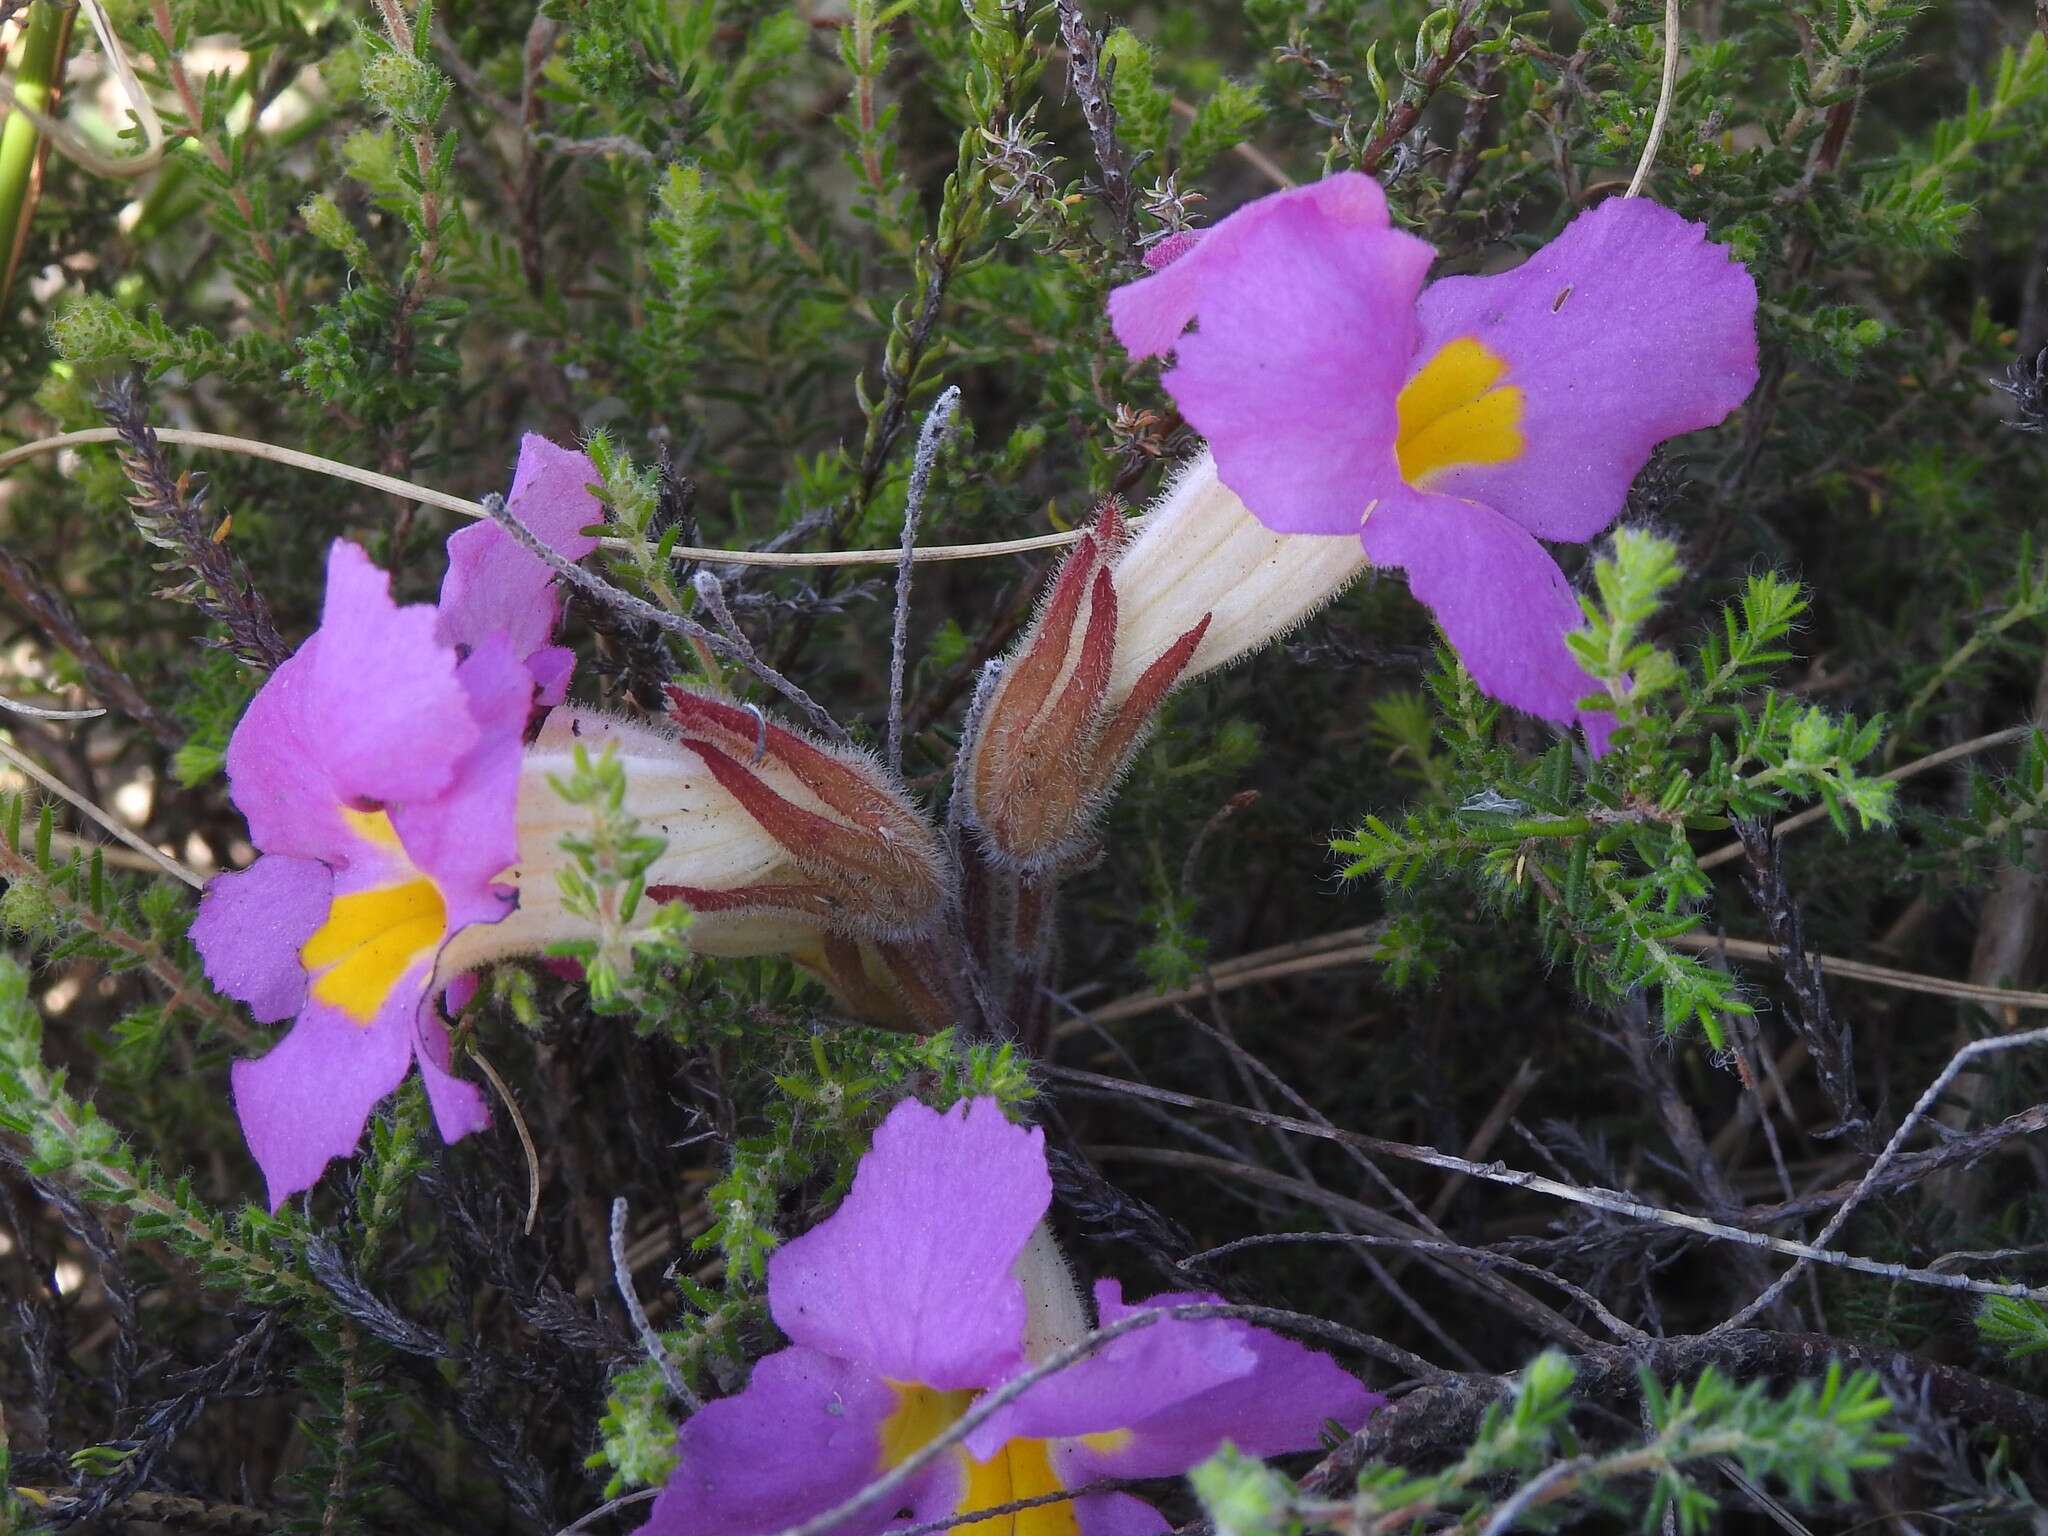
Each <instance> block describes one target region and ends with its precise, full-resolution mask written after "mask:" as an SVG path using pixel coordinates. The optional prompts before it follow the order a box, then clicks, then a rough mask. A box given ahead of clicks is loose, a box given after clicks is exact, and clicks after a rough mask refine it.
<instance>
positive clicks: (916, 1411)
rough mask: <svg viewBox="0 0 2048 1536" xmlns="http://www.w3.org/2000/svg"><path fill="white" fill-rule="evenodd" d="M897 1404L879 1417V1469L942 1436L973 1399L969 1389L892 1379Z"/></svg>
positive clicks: (899, 1463) (897, 1463)
mask: <svg viewBox="0 0 2048 1536" xmlns="http://www.w3.org/2000/svg"><path fill="white" fill-rule="evenodd" d="M889 1390H890V1391H892V1392H894V1393H895V1394H896V1407H895V1410H894V1411H893V1412H892V1413H890V1415H889V1417H887V1418H886V1419H884V1420H882V1470H883V1471H884V1472H888V1471H891V1470H893V1469H894V1468H896V1467H900V1466H902V1465H903V1463H904V1462H906V1461H908V1460H909V1459H910V1458H911V1456H912V1455H914V1454H915V1453H916V1452H918V1451H919V1450H921V1449H923V1448H924V1447H925V1446H927V1445H929V1444H931V1443H932V1441H934V1440H936V1439H938V1438H939V1436H941V1435H943V1434H944V1433H945V1432H946V1431H947V1430H948V1429H950V1428H951V1427H952V1425H953V1421H954V1420H955V1419H957V1418H959V1417H960V1415H961V1414H963V1413H965V1412H966V1411H967V1405H968V1404H969V1403H971V1402H973V1401H974V1394H973V1393H972V1392H940V1391H938V1390H936V1389H934V1388H932V1387H921V1386H919V1385H917V1384H916V1383H915V1382H909V1381H892V1382H890V1383H889Z"/></svg>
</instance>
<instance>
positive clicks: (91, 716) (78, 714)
mask: <svg viewBox="0 0 2048 1536" xmlns="http://www.w3.org/2000/svg"><path fill="white" fill-rule="evenodd" d="M0 709H4V710H6V711H7V712H8V713H9V714H10V715H27V716H28V717H29V719H31V720H97V719H99V718H100V717H101V716H102V715H104V714H106V711H105V710H104V709H46V708H44V707H43V706H42V705H40V704H24V703H23V702H22V701H21V700H20V699H9V698H4V697H0Z"/></svg>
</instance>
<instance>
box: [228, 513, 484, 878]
mask: <svg viewBox="0 0 2048 1536" xmlns="http://www.w3.org/2000/svg"><path fill="white" fill-rule="evenodd" d="M438 617H439V616H438V614H437V613H436V611H435V610H434V609H433V608H431V607H429V606H427V605H426V604H424V603H412V604H408V605H406V606H405V607H402V608H401V607H399V606H398V605H397V604H396V603H394V602H392V600H391V577H390V575H389V574H388V573H386V572H385V571H382V570H380V569H378V567H376V566H375V565H373V564H371V563H370V557H369V556H368V555H366V554H365V553H363V551H362V550H361V549H360V548H359V547H357V546H356V545H354V544H350V543H347V542H346V541H342V540H337V541H336V542H335V544H334V547H333V549H332V550H330V551H329V554H328V559H327V604H326V607H325V608H324V609H323V610H322V613H321V618H320V636H321V644H320V647H319V650H318V652H317V653H316V655H315V658H314V668H313V672H314V675H313V679H312V686H311V687H310V688H309V689H308V690H307V692H306V694H305V696H304V697H303V701H302V703H303V707H304V710H305V713H304V714H303V715H302V717H301V718H302V722H303V725H304V727H305V728H306V732H307V735H308V737H309V739H310V742H311V744H312V745H314V746H315V747H316V749H317V751H318V753H319V756H320V758H321V761H322V762H323V763H324V764H325V765H326V767H327V770H328V773H329V775H330V777H331V778H332V781H333V784H334V787H335V790H336V792H337V793H338V794H339V795H340V797H341V798H342V799H343V800H344V801H346V802H349V803H352V804H353V803H357V802H367V801H375V802H378V803H386V802H392V801H406V800H426V799H431V798H432V797H433V796H435V795H438V794H439V793H441V791H442V790H444V789H446V788H447V787H448V784H449V782H450V781H451V780H452V778H453V777H454V773H455V765H456V763H457V762H458V761H459V760H460V759H461V757H462V755H463V754H464V753H465V752H467V751H468V750H469V749H470V748H471V747H472V746H474V745H475V744H476V736H477V730H476V726H475V725H474V724H473V723H472V722H471V720H470V718H469V711H468V710H467V709H466V708H465V707H464V699H463V692H462V685H461V684H460V683H459V682H457V681H456V678H455V662H456V657H455V653H454V651H453V650H451V649H450V648H449V647H447V646H445V645H441V644H438V643H436V640H435V636H434V628H435V625H436V623H437V622H438ZM257 841H258V842H259V843H260V842H261V839H258V840H257Z"/></svg>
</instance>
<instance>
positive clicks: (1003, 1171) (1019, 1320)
mask: <svg viewBox="0 0 2048 1536" xmlns="http://www.w3.org/2000/svg"><path fill="white" fill-rule="evenodd" d="M1051 1199H1052V1180H1051V1178H1050V1176H1049V1175H1048V1174H1047V1171H1046V1163H1045V1138H1044V1134H1043V1133H1042V1132H1040V1131H1037V1130H1025V1129H1023V1128H1021V1127H1019V1126H1015V1125H1012V1124H1010V1123H1009V1121H1007V1120H1005V1119H1004V1118H1003V1113H1002V1110H1001V1108H1000V1106H998V1105H997V1104H996V1102H995V1101H994V1100H993V1099H975V1100H972V1101H970V1102H968V1103H964V1104H960V1105H957V1106H955V1107H954V1108H953V1109H952V1110H951V1111H949V1112H947V1113H946V1114H943V1115H942V1114H939V1113H937V1112H936V1111H934V1110H931V1109H928V1108H926V1107H925V1106H924V1105H922V1104H919V1103H917V1102H916V1101H915V1100H906V1101H904V1102H903V1103H901V1104H899V1105H897V1106H896V1108H895V1109H894V1110H893V1111H891V1112H890V1115H889V1118H888V1119H887V1120H885V1121H884V1122H883V1123H882V1126H881V1128H880V1129H879V1130H878V1131H876V1132H875V1143H874V1149H873V1150H872V1151H870V1152H869V1153H868V1155H867V1156H866V1157H864V1158H863V1159H861V1165H860V1170H859V1172H858V1173H857V1174H856V1175H855V1176H854V1181H853V1188H852V1190H851V1191H850V1192H849V1193H848V1195H847V1197H846V1199H845V1201H844V1202H843V1203H842V1204H841V1205H840V1207H839V1209H838V1210H837V1211H836V1212H834V1213H833V1215H832V1216H830V1217H829V1218H827V1219H826V1220H825V1221H823V1222H821V1223H819V1225H817V1226H816V1227H813V1228H812V1229H811V1230H810V1231H809V1232H807V1233H805V1234H804V1235H803V1236H802V1237H799V1238H797V1239H796V1240H795V1241H794V1242H792V1243H790V1244H789V1245H788V1246H787V1247H785V1248H783V1249H782V1250H781V1251H779V1252H778V1253H777V1254H776V1255H775V1256H774V1257H773V1258H772V1259H770V1260H769V1262H768V1305H769V1309H770V1311H771V1312H772V1313H773V1314H774V1317H775V1322H776V1325H777V1326H778V1327H779V1328H781V1329H782V1331H783V1332H784V1333H785V1334H787V1335H788V1337H789V1340H790V1347H789V1348H787V1349H784V1350H781V1351H779V1352H777V1353H775V1354H772V1355H769V1356H767V1357H766V1358H765V1359H763V1360H761V1361H759V1362H758V1363H757V1364H756V1365H755V1366H754V1370H753V1375H752V1377H751V1378H750V1379H749V1381H748V1382H747V1385H746V1388H745V1390H744V1391H742V1392H740V1393H739V1394H738V1395H737V1396H734V1397H728V1398H723V1399H721V1400H719V1401H717V1402H714V1403H711V1404H710V1405H708V1406H707V1407H705V1408H703V1409H701V1410H699V1411H698V1412H697V1413H696V1414H694V1415H693V1416H692V1417H691V1418H690V1419H689V1420H688V1421H687V1422H686V1423H685V1424H684V1425H683V1428H682V1433H681V1435H680V1437H679V1439H678V1441H677V1445H676V1450H677V1453H678V1459H679V1465H678V1466H677V1468H676V1471H675V1472H674V1474H673V1475H672V1476H671V1477H670V1478H669V1481H668V1486H667V1487H666V1488H665V1489H663V1491H662V1494H661V1497H660V1498H659V1499H658V1500H656V1502H655V1505H654V1513H653V1518H652V1519H651V1520H650V1521H649V1522H648V1524H647V1526H646V1527H645V1530H646V1531H647V1532H648V1533H649V1536H765V1533H768V1532H772V1531H779V1530H783V1529H785V1528H787V1527H789V1526H792V1525H796V1524H799V1523H801V1522H803V1521H805V1520H809V1519H812V1518H814V1517H816V1516H818V1515H821V1514H823V1513H824V1512H825V1511H827V1510H829V1509H832V1508H835V1507H836V1506H838V1505H839V1504H841V1503H844V1502H845V1501H846V1500H847V1499H848V1498H850V1497H852V1496H853V1495H854V1494H856V1493H858V1492H859V1491H860V1490H861V1489H862V1488H864V1487H865V1486H866V1485H867V1484H868V1483H870V1482H872V1481H873V1480H874V1479H875V1478H877V1477H879V1476H881V1475H882V1474H884V1473H886V1472H888V1471H890V1470H892V1469H893V1468H895V1467H897V1466H900V1465H901V1464H902V1463H903V1462H904V1461H906V1460H907V1459H908V1458H909V1457H910V1456H912V1455H913V1454H915V1453H916V1452H917V1451H918V1450H920V1449H922V1448H923V1447H924V1446H926V1445H928V1444H929V1443H930V1442H931V1441H932V1440H934V1439H936V1438H937V1437H938V1436H939V1435H941V1434H942V1433H944V1432H945V1431H946V1430H947V1429H948V1428H949V1427H950V1426H951V1425H953V1424H954V1423H956V1422H957V1421H958V1420H959V1419H960V1417H961V1416H962V1415H963V1414H964V1413H966V1412H967V1411H968V1410H969V1408H971V1407H972V1405H973V1402H974V1399H975V1398H976V1397H978V1396H979V1395H980V1394H981V1393H982V1392H984V1391H986V1390H987V1389H989V1388H992V1387H999V1386H1001V1385H1003V1384H1004V1383H1005V1382H1007V1381H1009V1380H1011V1379H1012V1378H1014V1377H1016V1376H1018V1375H1021V1374H1022V1373H1023V1372H1025V1371H1027V1370H1029V1369H1030V1368H1031V1366H1032V1365H1033V1364H1034V1363H1036V1362H1039V1361H1042V1360H1044V1359H1046V1358H1048V1357H1049V1356H1050V1355H1051V1354H1052V1353H1054V1352H1055V1351H1057V1350H1059V1349H1062V1348H1064V1347H1066V1346H1068V1345H1071V1344H1074V1343H1076V1342H1077V1341H1078V1340H1080V1339H1081V1338H1082V1337H1083V1336H1084V1335H1085V1334H1086V1333H1087V1332H1088V1329H1089V1321H1088V1308H1087V1307H1086V1306H1085V1305H1084V1304H1083V1302H1082V1300H1081V1297H1080V1295H1079V1294H1078V1292H1077V1291H1076V1290H1075V1288H1074V1283H1073V1280H1072V1278H1071V1277H1070V1276H1069V1275H1068V1273H1067V1269H1066V1265H1065V1263H1064V1261H1063V1260H1062V1259H1061V1258H1060V1255H1059V1252H1058V1250H1057V1249H1056V1248H1055V1247H1054V1246H1053V1242H1052V1239H1051V1237H1050V1236H1049V1235H1048V1233H1047V1231H1046V1229H1045V1227H1044V1225H1043V1222H1044V1217H1045V1213H1046V1209H1047V1207H1048V1205H1049V1204H1050V1203H1051ZM1215 1300H1217V1298H1216V1297H1213V1296H1205V1295H1193V1294H1174V1295H1166V1296H1155V1297H1153V1298H1151V1299H1150V1300H1149V1301H1146V1302H1143V1303H1141V1304H1139V1306H1127V1305H1126V1304H1125V1302H1124V1299H1123V1291H1122V1289H1121V1287H1119V1286H1118V1284H1117V1283H1116V1282H1115V1281H1114V1280H1105V1281H1103V1282H1101V1283H1100V1284H1098V1285H1097V1286H1096V1287H1095V1311H1096V1315H1097V1317H1098V1318H1099V1320H1100V1322H1101V1323H1102V1324H1103V1325H1104V1326H1107V1325H1109V1324H1112V1323H1115V1322H1116V1321H1117V1320H1118V1319H1120V1318H1122V1317H1124V1316H1125V1315H1127V1314H1128V1313H1130V1312H1134V1311H1138V1310H1140V1308H1141V1307H1170V1306H1176V1305H1180V1304H1183V1303H1203V1302H1213V1301H1215ZM1383 1401H1384V1399H1383V1398H1381V1397H1379V1396H1378V1395H1377V1394H1376V1393H1373V1392H1369V1391H1367V1390H1366V1389H1365V1388H1364V1387H1363V1386H1361V1385H1360V1384H1359V1383H1358V1382H1357V1381H1356V1380H1355V1379H1354V1378H1353V1377H1351V1376H1350V1375H1349V1374H1347V1373H1346V1372H1345V1371H1343V1370H1341V1369H1340V1368H1339V1367H1338V1366H1337V1364H1336V1362H1334V1361H1333V1360H1331V1359H1330V1358H1329V1357H1328V1356H1327V1355H1323V1354H1320V1353H1318V1352H1317V1351H1315V1350H1312V1349H1307V1348H1304V1347H1303V1346H1302V1345H1299V1344H1296V1343H1294V1342H1293V1341H1292V1340H1289V1339H1284V1338H1282V1337H1280V1335H1278V1334H1275V1333H1269V1332H1267V1331H1266V1330H1265V1329H1263V1328H1255V1327H1252V1326H1250V1325H1248V1324H1245V1323H1240V1322H1237V1321H1235V1320H1231V1319H1225V1318H1200V1319H1175V1318H1168V1319H1163V1320H1161V1321H1159V1322H1156V1323H1153V1324H1151V1325H1149V1326H1147V1327H1143V1328H1137V1329H1134V1330H1132V1331H1131V1332H1130V1333H1128V1334H1126V1335H1124V1336H1123V1337H1121V1338H1118V1339H1115V1340H1113V1341H1111V1342H1110V1343H1108V1344H1107V1345H1105V1346H1104V1347H1103V1348H1102V1349H1100V1350H1099V1351H1098V1352H1097V1353H1095V1354H1093V1355H1090V1356H1087V1357H1086V1358H1084V1359H1082V1360H1081V1361H1079V1362H1078V1363H1076V1364H1075V1365H1073V1366H1072V1367H1071V1368H1069V1369H1067V1370H1065V1371H1061V1372H1058V1373H1056V1374H1054V1375H1051V1376H1049V1377H1047V1378H1046V1379H1045V1380H1044V1381H1042V1382H1040V1383H1039V1384H1037V1385H1035V1386H1033V1387H1030V1388H1027V1389H1026V1390H1025V1391H1024V1392H1023V1393H1022V1395H1020V1396H1019V1397H1017V1398H1016V1399H1015V1400H1014V1401H1012V1402H1011V1403H1009V1404H1008V1405H1007V1406H1005V1407H1004V1408H1002V1409H1000V1410H998V1411H997V1412H996V1413H995V1414H994V1415H993V1416H992V1417H991V1418H990V1419H989V1420H988V1421H987V1422H986V1423H984V1424H982V1425H981V1426H980V1427H979V1428H977V1429H976V1430H974V1431H973V1432H972V1433H970V1434H969V1435H968V1436H967V1437H966V1439H965V1441H964V1442H963V1443H962V1444H960V1445H956V1446H954V1447H953V1448H952V1449H951V1450H950V1451H948V1452H946V1453H943V1454H941V1455H939V1456H937V1457H936V1458H935V1459H934V1460H933V1461H932V1463H931V1464H930V1465H928V1466H927V1467H925V1468H924V1469H923V1470H922V1471H921V1472H919V1473H917V1474H915V1475H913V1476H912V1477H911V1478H910V1479H909V1481H908V1482H907V1483H905V1484H904V1486H903V1487H902V1488H900V1489H898V1490H897V1491H896V1493H895V1494H893V1495H892V1496H891V1497H890V1498H888V1499H887V1500H885V1501H883V1502H880V1503H878V1504H875V1505H873V1506H870V1507H869V1508H868V1509H867V1510H866V1511H865V1512H863V1513H862V1514H860V1515H856V1516H854V1517H853V1518H851V1519H849V1520H848V1521H846V1522H845V1523H844V1524H842V1525H840V1526H838V1527H836V1528H835V1529H836V1530H838V1531H839V1532H842V1533H845V1536H877V1533H879V1532H881V1531H883V1530H885V1529H887V1528H889V1527H891V1526H893V1525H896V1524H898V1523H900V1522H899V1518H898V1511H899V1510H908V1511H909V1515H910V1519H911V1520H912V1521H913V1522H922V1521H926V1520H936V1519H942V1518H944V1517H946V1516H948V1515H960V1514H971V1513H972V1512H974V1511H975V1510H979V1509H990V1508H994V1507H995V1506H997V1505H1000V1504H1007V1503H1010V1502H1011V1501H1013V1500H1017V1499H1026V1498H1032V1497H1036V1496H1038V1495H1041V1494H1048V1493H1057V1492H1059V1491H1061V1490H1062V1489H1069V1488H1079V1487H1082V1486H1084V1485H1085V1484H1087V1483H1090V1482H1093V1481H1096V1480H1098V1479H1102V1478H1143V1477H1167V1476H1173V1475H1175V1474H1178V1473H1181V1472H1185V1471H1187V1470H1188V1469H1189V1468H1190V1467H1193V1466H1194V1465H1196V1464H1197V1463H1198V1462H1200V1461H1202V1460H1204V1459H1205V1458H1207V1457H1208V1456H1209V1455H1210V1454H1211V1453H1213V1452H1214V1451H1215V1450H1216V1448H1217V1447H1218V1446H1219V1445H1221V1444H1222V1443H1223V1442H1224V1441H1225V1440H1228V1441H1230V1442H1231V1443H1232V1444H1234V1445H1236V1446H1237V1447H1238V1448H1239V1449H1241V1450H1244V1451H1246V1452H1249V1453H1250V1454H1252V1455H1255V1456H1274V1455H1279V1454H1282V1453H1284V1452H1287V1451H1298V1450H1307V1449H1310V1448H1312V1447H1314V1446H1315V1444H1316V1443H1317V1440H1318V1438H1319V1431H1320V1429H1321V1426H1322V1424H1323V1422H1324V1420H1326V1419H1335V1420H1337V1422H1338V1423H1340V1424H1342V1425H1343V1426H1344V1427H1346V1428H1347V1429H1355V1428H1356V1427H1357V1426H1358V1425H1360V1424H1362V1423H1364V1422H1365V1419H1366V1416H1367V1415H1368V1414H1369V1413H1371V1412H1372V1410H1373V1409H1374V1408H1376V1407H1378V1406H1379V1405H1380V1404H1381V1403H1382V1402H1383ZM1014 1519H1015V1529H1016V1531H1018V1532H1020V1533H1022V1532H1029V1533H1033V1536H1155V1533H1158V1532H1163V1531H1165V1530H1167V1529H1168V1526H1167V1523H1166V1521H1165V1519H1164V1518H1162V1517H1161V1515H1160V1513H1159V1511H1157V1510H1156V1509H1154V1508H1153V1507H1152V1506H1151V1505H1150V1504H1147V1503H1145V1502H1144V1501H1143V1500H1142V1499H1138V1498H1135V1497H1133V1496H1132V1495H1130V1494H1127V1493H1097V1494H1088V1495H1084V1496H1081V1497H1077V1498H1075V1499H1074V1500H1072V1501H1071V1502H1070V1503H1065V1502H1060V1503H1052V1504H1047V1505H1043V1506H1040V1507H1039V1508H1036V1509H1033V1510H1031V1511H1029V1512H1028V1513H1025V1514H1020V1515H1017V1516H1016V1517H1014ZM974 1528H975V1529H981V1527H980V1526H978V1525H977V1526H975V1527H974ZM991 1528H999V1529H1001V1530H1004V1531H1009V1530H1010V1529H1011V1528H1012V1526H1011V1520H1010V1519H1005V1520H1003V1522H1002V1523H1001V1525H1000V1527H991Z"/></svg>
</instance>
